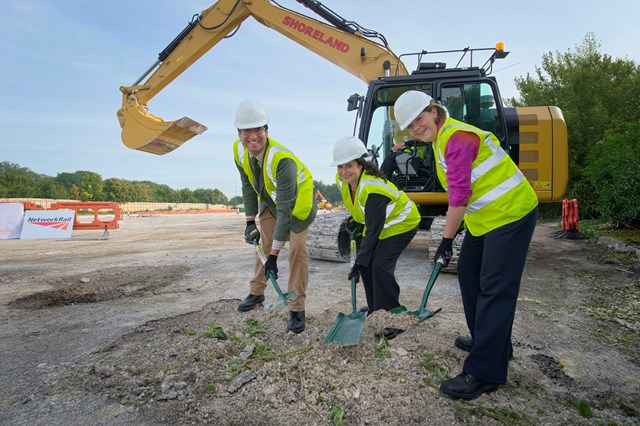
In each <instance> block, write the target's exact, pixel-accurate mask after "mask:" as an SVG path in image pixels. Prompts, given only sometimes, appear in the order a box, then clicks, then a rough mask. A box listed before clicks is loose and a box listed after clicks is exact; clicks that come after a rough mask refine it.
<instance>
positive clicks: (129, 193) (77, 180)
mask: <svg viewBox="0 0 640 426" xmlns="http://www.w3.org/2000/svg"><path fill="white" fill-rule="evenodd" d="M314 184H315V186H316V188H318V189H320V191H321V192H322V193H323V194H325V196H326V197H327V199H328V200H329V201H330V202H332V203H338V201H339V200H340V197H341V196H340V192H339V191H338V189H337V187H336V186H335V185H331V186H333V188H331V187H330V186H328V185H324V184H323V183H322V182H318V181H314ZM0 198H47V199H54V200H67V199H71V200H80V201H115V202H117V203H128V202H157V203H206V204H225V205H232V206H237V205H238V204H242V196H235V197H231V198H227V196H226V195H225V194H224V193H223V192H222V191H220V190H219V189H217V188H216V189H205V188H199V189H195V190H193V191H192V190H190V189H188V188H183V189H178V190H175V189H173V188H171V187H169V186H168V185H161V184H157V183H155V182H150V181H129V180H125V179H118V178H109V179H104V180H103V179H102V176H101V175H100V174H98V173H95V172H90V171H85V170H78V171H75V172H73V173H58V174H57V175H56V176H55V177H52V176H47V175H43V174H38V173H35V172H33V171H32V170H30V169H28V168H26V167H21V166H20V165H19V164H15V163H10V162H7V161H4V162H2V163H0Z"/></svg>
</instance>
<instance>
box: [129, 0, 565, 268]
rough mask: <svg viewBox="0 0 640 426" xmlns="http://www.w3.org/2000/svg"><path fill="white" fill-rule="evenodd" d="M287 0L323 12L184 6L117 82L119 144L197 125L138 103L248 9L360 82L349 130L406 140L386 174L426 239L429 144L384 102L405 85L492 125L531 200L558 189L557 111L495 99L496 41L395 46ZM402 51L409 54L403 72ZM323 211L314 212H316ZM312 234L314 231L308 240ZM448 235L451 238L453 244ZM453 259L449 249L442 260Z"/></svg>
mask: <svg viewBox="0 0 640 426" xmlns="http://www.w3.org/2000/svg"><path fill="white" fill-rule="evenodd" d="M296 1H297V2H298V3H300V4H302V5H304V6H306V7H307V8H309V9H310V10H312V11H313V12H315V13H316V14H317V15H318V16H319V17H320V18H322V19H324V21H320V20H318V19H314V18H311V17H309V16H306V15H302V14H300V13H297V12H294V11H292V10H289V9H286V8H284V7H282V6H281V5H279V4H278V3H276V2H275V1H274V0H219V1H217V2H216V3H214V4H213V5H212V6H211V7H209V8H208V9H206V10H203V11H202V12H200V13H199V14H196V15H194V16H193V18H192V20H191V21H190V22H189V24H188V25H187V26H186V28H184V29H183V30H182V32H180V33H179V34H178V36H177V37H176V38H175V39H174V40H173V41H171V43H169V45H167V47H166V48H165V49H164V50H163V51H162V52H161V53H160V54H159V55H158V60H157V61H156V62H155V63H154V64H153V65H152V66H151V67H150V68H149V69H148V70H147V71H146V72H145V73H144V74H143V75H142V76H141V77H140V78H138V80H136V81H135V82H134V83H133V85H131V86H122V87H120V91H121V92H122V107H121V108H120V109H119V110H118V113H117V115H118V120H119V122H120V126H121V127H122V140H123V142H124V144H125V145H126V146H127V147H129V148H132V149H136V150H140V151H146V152H150V153H153V154H159V155H162V154H166V153H168V152H171V151H172V150H174V149H176V148H178V147H179V146H180V145H182V144H183V143H184V142H186V141H188V140H189V139H191V138H192V137H194V136H197V135H199V134H201V133H202V132H204V131H205V130H206V129H207V128H206V126H204V125H202V124H200V123H198V122H196V121H194V120H192V119H190V118H187V117H183V118H180V119H178V120H175V121H164V120H163V119H161V118H159V117H156V116H154V115H152V114H151V113H149V111H148V108H147V104H148V102H149V101H150V100H151V99H152V98H153V97H154V96H155V95H156V94H158V93H159V92H160V91H161V90H162V89H163V88H164V87H166V86H167V85H168V84H170V83H171V82H172V81H173V80H174V79H175V78H177V77H178V76H179V75H180V74H181V73H182V72H184V71H185V70H186V69H187V68H189V66H191V65H192V64H193V63H194V62H196V61H197V60H198V59H199V58H200V57H201V56H202V55H204V54H205V53H206V52H207V51H209V50H210V49H211V48H213V47H214V46H215V45H216V44H217V43H218V42H220V41H221V40H222V39H223V38H228V37H230V36H232V35H233V34H234V33H235V31H237V30H238V28H239V26H240V24H241V23H242V22H243V21H244V20H245V19H247V18H249V17H252V18H253V19H255V20H256V21H258V22H259V23H261V24H263V25H264V26H266V27H267V28H269V29H272V30H275V31H277V32H278V33H280V34H282V35H284V36H285V37H287V38H289V39H290V40H292V41H294V42H296V43H298V44H300V45H302V46H304V47H306V48H307V49H309V50H310V51H312V52H314V53H316V54H318V55H320V56H322V57H323V58H325V59H326V60H328V61H330V62H332V63H334V64H335V65H337V66H339V67H340V68H342V69H344V70H345V71H347V72H349V73H351V74H352V75H354V76H356V77H358V78H360V79H361V80H363V81H364V82H366V83H367V84H368V89H367V94H366V96H360V95H357V94H355V95H351V96H350V97H349V98H348V99H347V110H348V111H356V120H355V121H356V123H355V124H356V125H355V127H354V129H357V130H356V131H355V132H357V136H358V137H359V138H360V139H361V140H363V141H364V142H365V144H366V145H367V147H368V149H370V150H371V152H372V154H373V156H374V158H377V156H379V155H382V157H383V158H384V157H386V155H387V154H388V153H389V152H390V151H391V147H392V146H393V145H394V143H398V142H404V143H405V146H407V147H411V146H413V147H415V152H414V153H412V152H411V149H405V150H404V151H405V152H404V153H403V155H399V156H397V157H396V160H395V161H396V162H397V167H396V168H395V170H394V172H393V174H392V175H391V176H390V177H389V178H390V180H392V181H393V182H394V183H395V184H396V186H397V187H398V188H399V189H401V190H403V191H405V192H406V193H407V194H408V196H409V198H411V199H412V200H413V201H414V202H415V203H416V204H417V206H418V209H419V210H420V213H421V215H422V217H423V222H422V224H421V225H422V227H423V228H425V229H429V228H430V229H431V235H432V239H433V238H435V239H436V240H437V238H439V237H438V233H439V228H438V227H439V226H441V225H442V224H443V223H444V222H443V219H442V215H443V214H444V213H445V212H446V209H447V194H446V192H445V191H444V190H443V189H442V188H441V187H440V185H439V183H438V180H437V177H436V172H435V161H434V158H433V154H432V150H431V149H424V147H422V148H423V149H420V147H419V144H418V143H415V142H416V141H412V140H411V138H410V136H409V134H408V133H407V132H406V131H405V132H401V131H399V129H398V126H397V124H396V123H395V119H394V110H393V104H394V102H395V100H396V99H397V98H398V97H399V96H400V95H401V94H402V93H404V92H405V91H407V90H421V91H424V92H425V93H427V94H429V95H430V96H431V97H433V98H434V99H436V100H438V101H439V102H440V103H441V104H442V105H444V106H445V107H446V108H447V110H448V112H449V114H450V115H451V116H452V117H453V118H456V119H458V120H461V121H464V122H467V123H470V124H472V125H475V126H478V127H480V128H482V129H484V130H488V131H491V132H493V133H494V134H495V135H496V136H497V137H498V139H499V140H500V142H501V144H502V146H503V148H504V149H505V151H507V152H508V153H509V155H510V156H511V158H513V160H514V161H515V162H516V164H518V166H519V167H520V169H521V170H522V172H523V173H524V175H525V176H526V177H527V179H528V180H529V182H530V184H531V185H532V186H533V188H534V189H535V191H536V193H537V195H538V198H539V200H540V201H541V202H549V201H559V200H561V199H562V197H563V196H564V193H565V190H566V186H567V181H568V148H567V129H566V124H565V121H564V117H563V115H562V112H561V111H560V109H558V108H557V107H554V106H540V107H526V108H513V107H507V106H505V105H503V103H502V98H501V96H500V91H499V88H498V84H497V81H496V79H495V78H494V77H493V76H491V75H490V74H491V72H492V70H493V64H494V62H495V61H496V60H501V59H503V58H505V57H506V56H507V55H508V53H509V52H507V51H505V50H504V45H503V44H502V43H498V44H497V45H496V47H495V48H493V47H492V48H478V49H472V48H468V47H467V48H464V49H459V50H440V51H427V50H421V51H418V52H413V53H405V54H403V55H400V56H397V55H396V54H395V53H393V52H392V51H391V49H390V48H389V46H388V43H387V40H386V38H385V37H384V36H383V35H382V34H380V33H378V32H376V31H373V30H370V29H367V28H364V27H362V26H361V25H359V24H358V23H356V22H354V21H348V20H346V19H344V18H342V17H341V16H339V15H338V14H337V13H335V12H334V11H332V10H331V9H329V8H327V7H326V6H324V5H323V4H321V3H320V2H319V1H317V0H296ZM325 21H326V22H325ZM451 54H456V55H459V60H458V62H457V64H456V65H455V66H453V67H447V65H446V63H444V62H435V61H434V62H426V61H425V59H427V58H434V57H438V55H449V56H450V55H451ZM483 54H484V55H485V57H486V56H489V57H488V59H486V61H485V62H483V63H482V64H481V65H478V64H477V63H474V57H475V58H478V56H482V55H483ZM402 57H407V58H414V59H416V60H417V61H416V62H417V65H416V67H415V68H414V69H413V70H412V71H411V73H409V71H408V70H407V67H406V66H405V65H404V63H403V62H402V60H401V58H402ZM358 123H359V125H358ZM337 133H341V132H340V131H337ZM404 154H406V155H404ZM329 216H330V215H322V217H323V219H324V218H326V219H328V217H329ZM434 218H436V219H435V220H434ZM316 222H318V223H317V224H316V223H314V225H313V226H314V227H316V228H319V229H320V231H319V233H320V234H322V232H324V233H326V234H327V238H324V240H327V239H329V240H330V241H331V242H330V243H328V244H325V245H326V247H319V246H320V245H321V244H318V250H314V249H313V248H312V246H313V244H314V242H313V241H312V239H311V234H312V233H313V232H312V231H310V241H311V243H310V253H311V255H312V256H313V257H317V258H324V259H330V260H345V261H346V260H347V259H348V245H347V246H344V245H343V244H338V247H336V244H335V241H336V238H335V235H336V232H337V229H338V227H339V223H338V224H337V225H336V224H327V223H324V222H323V223H320V221H318V220H316ZM323 230H324V231H323ZM440 231H441V230H440ZM320 240H323V238H319V239H318V240H317V241H320ZM338 240H340V239H339V238H338ZM456 241H458V239H456ZM322 244H324V243H322ZM457 245H458V244H457V243H456V242H454V249H456V248H457V247H456V246H457ZM343 246H344V247H343ZM454 264H455V255H454V262H452V264H451V265H454ZM451 267H452V266H450V268H451Z"/></svg>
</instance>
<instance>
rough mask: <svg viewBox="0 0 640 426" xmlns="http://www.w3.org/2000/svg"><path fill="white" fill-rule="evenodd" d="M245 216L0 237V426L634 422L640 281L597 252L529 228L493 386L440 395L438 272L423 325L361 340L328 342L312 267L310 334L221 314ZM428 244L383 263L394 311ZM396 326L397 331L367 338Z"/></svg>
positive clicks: (247, 256) (332, 305)
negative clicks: (396, 289) (477, 392)
mask: <svg viewBox="0 0 640 426" xmlns="http://www.w3.org/2000/svg"><path fill="white" fill-rule="evenodd" d="M243 223H244V222H243V217H242V216H241V215H238V214H230V213H225V214H210V215H174V216H170V217H157V216H154V217H150V216H149V217H144V216H127V217H125V218H124V219H123V220H122V221H121V222H120V228H119V229H116V230H112V231H110V235H109V238H108V239H107V240H100V239H98V237H99V236H100V235H101V232H99V231H79V232H76V231H74V235H73V237H74V238H73V239H72V240H69V241H62V240H24V241H21V240H5V241H0V324H1V325H2V327H1V328H0V330H1V337H0V339H1V340H0V341H1V342H2V343H0V359H2V365H3V367H2V369H0V424H7V425H45V424H46V425H70V424H91V425H131V424H135V425H160V424H162V425H185V424H194V425H200V424H215V425H262V424H264V425H280V424H283V425H284V424H286V425H298V424H300V425H302V424H308V425H329V424H336V425H340V424H349V425H367V424H369V425H378V424H389V425H412V424H421V425H422V424H490V425H491V424H509V425H511V424H523V425H539V424H549V425H557V424H589V425H590V424H638V422H639V414H640V408H639V400H640V398H639V396H640V391H639V389H640V366H639V360H640V357H639V352H638V347H640V345H639V343H640V338H639V333H640V326H639V323H640V319H639V318H640V315H639V314H640V312H639V311H640V272H639V268H638V266H637V265H635V266H634V265H622V264H619V263H616V262H615V261H610V260H608V259H612V258H613V257H612V256H611V252H610V251H609V250H610V249H608V248H606V247H604V246H602V245H596V244H590V243H588V242H586V241H583V240H566V239H554V238H553V234H554V233H555V232H556V231H557V226H555V225H539V226H538V227H537V229H536V233H535V236H534V241H533V243H532V247H531V250H530V255H529V258H528V261H527V266H526V270H525V277H524V279H523V283H522V289H521V292H520V299H519V302H518V311H517V313H516V319H515V324H514V329H513V338H514V345H515V353H514V359H513V360H512V361H511V363H510V371H509V380H508V383H507V384H506V385H505V386H502V387H500V388H499V390H497V391H496V392H493V393H491V394H487V395H483V396H481V397H480V398H478V399H476V400H474V401H471V402H461V401H454V400H451V399H448V398H446V397H444V396H442V395H441V394H440V392H439V390H438V387H439V384H440V383H441V381H442V380H444V379H446V378H448V377H452V376H455V375H457V374H458V373H459V371H460V368H461V366H462V363H463V361H464V357H465V353H464V352H462V351H460V350H458V349H456V348H455V347H454V346H453V340H454V339H455V337H456V336H457V335H460V334H466V333H467V331H466V326H465V322H464V316H463V312H462V306H461V302H460V294H459V290H458V286H457V277H456V276H455V275H453V274H449V273H442V274H440V276H439V277H438V280H437V282H436V284H435V286H434V288H433V291H432V293H431V295H430V297H429V302H428V304H427V308H428V309H431V310H434V311H435V310H436V309H439V308H442V311H440V312H439V313H437V314H436V315H435V316H434V317H432V318H429V319H427V320H425V321H423V322H418V321H417V319H416V317H414V316H402V317H395V316H392V315H390V314H388V313H386V312H376V313H375V314H374V315H372V316H370V317H369V318H367V320H366V323H365V329H364V332H363V335H362V339H361V341H360V343H359V344H358V345H355V346H349V347H338V346H335V345H326V344H325V343H324V339H325V337H326V335H327V333H328V331H329V329H330V328H331V326H332V324H333V323H334V321H335V319H336V316H337V315H338V313H340V312H343V313H347V314H348V313H350V311H351V304H350V286H349V283H348V281H347V279H346V275H347V273H348V270H349V266H348V264H345V263H334V262H327V261H320V260H312V261H311V264H310V272H311V282H310V285H309V292H308V297H307V307H306V313H307V329H306V330H305V332H303V333H301V334H299V335H295V334H292V333H288V332H287V331H286V326H287V312H286V310H283V311H276V312H272V311H269V312H265V311H264V310H262V309H255V310H253V311H251V312H248V313H242V314H241V313H239V312H237V311H236V305H237V303H238V302H239V300H241V299H242V298H243V297H244V296H246V294H247V293H248V279H249V277H250V275H251V269H252V263H253V252H254V250H253V248H252V247H251V246H248V245H247V244H245V243H244V240H243V228H244V226H243ZM428 246H429V236H428V233H427V232H425V231H421V232H419V233H418V235H417V236H416V238H415V239H414V241H413V242H412V244H411V245H410V247H409V248H408V249H407V250H406V251H405V253H403V255H402V257H401V259H400V262H399V264H398V271H397V275H398V279H399V281H400V284H401V288H402V293H401V302H402V303H403V304H404V305H406V306H407V307H408V308H409V310H414V309H417V307H418V305H419V303H420V300H421V297H422V293H423V290H424V286H425V284H426V282H427V280H428V277H429V275H430V272H431V266H430V264H429V262H427V261H426V259H428V255H427V252H428ZM285 256H286V254H285ZM279 266H280V279H279V280H278V281H279V282H280V285H281V286H283V287H284V288H286V277H287V275H288V269H287V266H286V261H284V259H283V260H282V261H280V262H279ZM358 291H359V294H358V305H359V306H360V305H364V295H363V291H362V287H361V286H359V287H358ZM266 297H267V302H273V301H275V300H276V297H277V295H276V294H275V291H273V289H272V288H269V289H268V292H267V294H266ZM393 325H396V326H399V327H402V328H404V329H405V330H406V331H405V332H404V333H402V334H400V335H399V336H398V337H397V338H396V339H394V340H391V341H385V340H384V339H383V340H380V339H376V338H375V337H374V333H375V332H376V331H378V330H380V329H381V328H382V327H385V326H393Z"/></svg>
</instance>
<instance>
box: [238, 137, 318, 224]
mask: <svg viewBox="0 0 640 426" xmlns="http://www.w3.org/2000/svg"><path fill="white" fill-rule="evenodd" d="M233 152H234V159H235V161H236V164H238V166H240V167H242V170H244V172H245V174H246V175H247V177H248V178H249V182H251V186H253V189H254V191H255V192H256V194H258V198H260V197H261V194H260V189H259V188H256V186H255V176H254V175H253V171H252V170H251V166H250V164H249V158H250V155H249V151H248V150H247V149H246V148H245V147H244V146H243V145H242V142H241V141H240V139H236V141H235V142H234V144H233ZM283 158H289V159H291V160H293V162H294V163H295V164H296V169H297V177H296V183H297V186H298V196H297V197H296V203H295V205H294V207H293V212H292V214H293V216H294V217H295V218H297V219H299V220H305V219H306V218H307V217H308V216H309V213H310V212H311V210H312V208H313V177H312V176H311V172H309V170H308V169H307V167H306V166H305V165H304V164H303V163H302V162H301V161H300V160H299V159H298V158H297V157H296V156H295V155H294V154H293V153H292V152H291V151H289V150H288V149H287V148H286V147H285V146H284V145H282V144H280V143H278V142H276V141H275V140H273V139H271V138H268V144H267V149H266V150H265V153H264V162H263V165H262V173H263V181H264V187H265V190H266V191H267V193H268V194H269V197H270V198H271V200H272V201H273V202H274V203H276V193H277V180H276V179H277V176H276V173H277V171H278V163H279V162H280V160H282V159H283Z"/></svg>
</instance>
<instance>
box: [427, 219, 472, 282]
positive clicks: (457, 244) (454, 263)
mask: <svg viewBox="0 0 640 426" xmlns="http://www.w3.org/2000/svg"><path fill="white" fill-rule="evenodd" d="M446 224H447V218H446V216H437V217H435V218H434V219H433V222H431V227H430V228H429V257H430V258H432V257H433V256H434V255H435V254H436V250H437V249H438V246H439V245H440V241H442V235H443V234H444V228H445V226H446ZM466 232H467V231H465V230H463V231H462V232H459V233H458V234H457V235H456V237H455V238H454V239H453V257H452V258H451V262H449V265H448V266H447V267H446V268H442V272H451V273H454V274H455V273H457V271H456V268H457V267H458V257H459V256H460V248H461V247H462V240H463V239H464V235H465V234H466ZM431 263H433V259H431Z"/></svg>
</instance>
